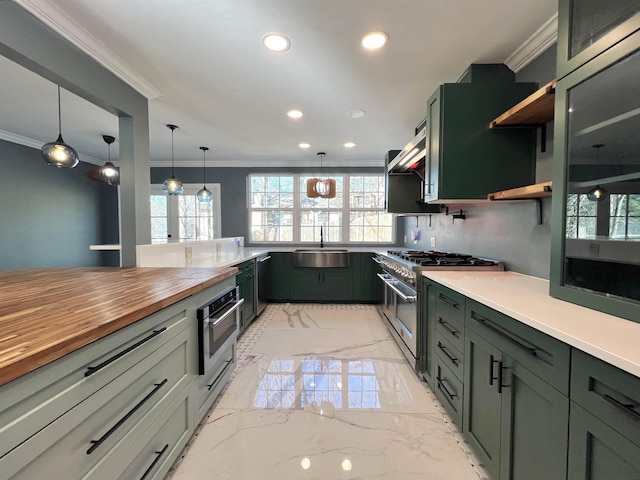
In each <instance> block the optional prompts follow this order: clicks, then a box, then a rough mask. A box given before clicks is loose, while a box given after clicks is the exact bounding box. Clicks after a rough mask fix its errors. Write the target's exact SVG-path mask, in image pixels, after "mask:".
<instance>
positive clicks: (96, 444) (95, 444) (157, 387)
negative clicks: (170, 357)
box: [87, 378, 168, 455]
mask: <svg viewBox="0 0 640 480" xmlns="http://www.w3.org/2000/svg"><path fill="white" fill-rule="evenodd" d="M167 381H168V379H166V378H165V379H164V380H163V381H162V382H160V383H154V386H155V388H154V389H153V390H151V391H150V392H149V393H148V394H147V396H146V397H144V398H143V399H142V400H140V401H139V402H138V403H137V404H136V406H135V407H133V408H132V409H131V410H129V411H128V412H127V414H126V415H125V416H124V417H122V418H121V419H120V420H118V423H116V424H115V425H114V426H113V427H111V428H110V429H109V431H108V432H107V433H105V434H104V435H102V436H101V437H100V438H99V439H98V440H91V442H90V443H92V445H91V446H90V447H89V450H87V455H91V454H92V453H93V452H94V451H95V449H96V448H98V447H99V446H100V445H102V442H104V441H105V440H106V439H107V438H109V437H110V436H111V434H112V433H113V432H115V431H116V430H117V429H118V428H120V427H121V426H122V424H123V423H124V422H126V421H127V420H128V419H129V417H131V415H133V414H134V413H136V411H138V409H139V408H140V407H141V406H142V405H144V404H145V403H146V402H147V401H148V400H149V399H150V398H151V397H152V396H153V395H154V394H155V393H156V392H157V391H158V390H160V389H161V388H162V387H163V385H164V384H165V383H167Z"/></svg>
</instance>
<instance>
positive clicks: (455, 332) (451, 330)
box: [438, 317, 460, 338]
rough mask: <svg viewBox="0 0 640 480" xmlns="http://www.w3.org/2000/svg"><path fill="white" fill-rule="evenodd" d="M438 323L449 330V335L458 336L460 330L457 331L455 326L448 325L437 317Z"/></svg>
mask: <svg viewBox="0 0 640 480" xmlns="http://www.w3.org/2000/svg"><path fill="white" fill-rule="evenodd" d="M438 323H439V324H440V325H442V327H443V328H444V329H445V330H446V331H447V332H449V333H450V334H451V335H453V336H454V337H456V338H460V332H459V331H457V330H456V329H455V328H453V327H452V326H450V325H449V324H448V323H447V322H446V321H444V320H443V319H442V318H440V317H438Z"/></svg>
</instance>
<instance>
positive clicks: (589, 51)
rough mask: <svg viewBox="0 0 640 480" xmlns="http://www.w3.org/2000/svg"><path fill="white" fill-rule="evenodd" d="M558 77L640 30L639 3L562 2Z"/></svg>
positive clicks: (628, 0) (634, 0)
mask: <svg viewBox="0 0 640 480" xmlns="http://www.w3.org/2000/svg"><path fill="white" fill-rule="evenodd" d="M558 10H559V11H558V72H557V75H558V78H562V77H563V76H564V75H566V74H568V73H569V72H571V71H572V70H574V69H576V68H577V67H579V66H580V65H582V64H583V63H585V62H587V61H588V60H590V59H592V58H594V57H595V56H597V55H599V54H600V53H602V52H604V51H605V50H606V49H608V48H609V47H611V46H612V45H614V44H615V43H617V42H619V41H620V40H622V39H623V38H626V37H627V36H629V35H630V34H632V33H633V32H635V31H636V30H638V29H640V1H638V0H560V5H559V9H558Z"/></svg>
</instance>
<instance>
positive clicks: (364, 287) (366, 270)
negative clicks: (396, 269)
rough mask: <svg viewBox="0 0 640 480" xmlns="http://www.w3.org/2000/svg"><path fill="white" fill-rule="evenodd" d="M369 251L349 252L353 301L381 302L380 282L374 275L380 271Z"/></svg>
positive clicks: (372, 254)
mask: <svg viewBox="0 0 640 480" xmlns="http://www.w3.org/2000/svg"><path fill="white" fill-rule="evenodd" d="M374 255H375V254H374V253H371V252H351V253H350V256H351V271H352V281H351V283H352V293H353V301H354V302H358V303H375V304H379V303H382V282H380V280H379V278H378V277H377V276H376V274H377V273H379V272H380V271H381V269H380V268H379V267H378V264H377V263H375V262H374V261H373V256H374Z"/></svg>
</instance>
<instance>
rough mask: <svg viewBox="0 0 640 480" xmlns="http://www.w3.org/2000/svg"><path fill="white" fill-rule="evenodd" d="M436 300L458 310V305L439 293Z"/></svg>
mask: <svg viewBox="0 0 640 480" xmlns="http://www.w3.org/2000/svg"><path fill="white" fill-rule="evenodd" d="M438 300H440V301H441V302H442V303H446V304H447V305H449V306H450V307H451V308H455V309H456V310H458V306H459V305H460V304H459V303H456V302H454V301H453V300H451V299H450V298H448V297H445V296H444V295H443V294H441V293H439V294H438Z"/></svg>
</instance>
